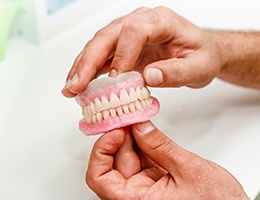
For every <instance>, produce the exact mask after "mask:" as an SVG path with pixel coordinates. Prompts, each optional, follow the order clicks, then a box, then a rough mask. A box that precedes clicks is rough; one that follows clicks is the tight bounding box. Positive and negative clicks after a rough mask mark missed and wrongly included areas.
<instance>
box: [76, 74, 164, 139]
mask: <svg viewBox="0 0 260 200" xmlns="http://www.w3.org/2000/svg"><path fill="white" fill-rule="evenodd" d="M77 101H78V103H79V104H80V106H81V107H82V114H83V119H82V120H81V121H80V122H79V128H80V130H81V131H82V132H83V133H84V134H86V135H95V134H99V133H104V132H107V131H109V130H112V129H115V128H120V127H124V126H127V125H130V124H134V123H138V122H142V121H146V120H148V119H150V118H151V117H153V116H154V115H156V114H157V113H158V111H159V107H160V106H159V102H158V100H157V99H155V98H154V97H151V96H150V92H149V90H148V89H147V88H146V86H145V83H144V80H143V78H142V76H141V74H139V73H138V72H126V73H123V74H120V75H119V76H117V77H115V78H113V77H105V78H101V79H95V80H93V81H92V82H90V83H89V85H88V87H87V89H86V91H85V92H84V93H82V94H80V95H78V96H77Z"/></svg>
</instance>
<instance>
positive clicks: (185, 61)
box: [143, 53, 216, 88]
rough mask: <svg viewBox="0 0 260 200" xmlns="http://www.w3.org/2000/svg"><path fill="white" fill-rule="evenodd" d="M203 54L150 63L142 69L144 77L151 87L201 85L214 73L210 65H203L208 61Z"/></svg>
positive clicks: (209, 80)
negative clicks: (201, 55)
mask: <svg viewBox="0 0 260 200" xmlns="http://www.w3.org/2000/svg"><path fill="white" fill-rule="evenodd" d="M194 54H196V53H194ZM204 55H205V56H204V57H203V58H201V57H199V56H197V55H192V56H190V57H189V56H188V57H186V58H172V59H168V60H162V61H158V62H154V63H151V64H149V65H148V66H146V68H145V69H144V72H143V74H144V79H145V81H146V83H147V84H148V85H149V86H151V87H181V86H189V87H193V88H198V87H203V86H205V85H207V84H208V83H210V82H211V81H212V79H213V78H214V77H215V75H216V74H215V73H216V72H215V71H214V68H212V66H205V65H206V64H205V63H210V61H208V60H207V54H204Z"/></svg>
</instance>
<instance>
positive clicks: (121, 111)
mask: <svg viewBox="0 0 260 200" xmlns="http://www.w3.org/2000/svg"><path fill="white" fill-rule="evenodd" d="M116 112H117V114H118V115H119V116H121V115H123V110H122V107H121V106H119V107H117V108H116Z"/></svg>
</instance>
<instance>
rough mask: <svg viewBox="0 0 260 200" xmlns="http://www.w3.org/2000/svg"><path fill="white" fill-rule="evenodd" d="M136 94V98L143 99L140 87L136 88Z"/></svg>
mask: <svg viewBox="0 0 260 200" xmlns="http://www.w3.org/2000/svg"><path fill="white" fill-rule="evenodd" d="M136 95H137V98H138V99H143V95H142V90H141V88H140V87H137V88H136Z"/></svg>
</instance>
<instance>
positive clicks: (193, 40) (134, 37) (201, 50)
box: [62, 7, 221, 97]
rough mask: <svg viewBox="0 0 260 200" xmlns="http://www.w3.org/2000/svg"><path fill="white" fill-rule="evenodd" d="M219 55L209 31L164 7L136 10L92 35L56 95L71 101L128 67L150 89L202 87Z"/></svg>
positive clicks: (216, 68)
mask: <svg viewBox="0 0 260 200" xmlns="http://www.w3.org/2000/svg"><path fill="white" fill-rule="evenodd" d="M220 57H221V56H220V55H219V50H218V45H217V43H216V42H215V41H214V37H212V34H211V32H210V31H205V30H202V29H200V28H198V27H197V26H195V25H193V24H192V23H191V22H189V21H188V20H186V19H184V18H183V17H181V16H179V15H177V14H176V13H175V12H173V11H172V10H170V9H168V8H165V7H157V8H154V9H149V8H140V9H137V10H135V11H134V12H132V13H130V14H129V15H126V16H125V17H122V18H119V19H117V20H115V21H114V22H112V23H111V24H109V25H107V26H106V27H104V28H102V29H101V30H99V31H98V32H97V33H96V34H95V36H94V37H93V39H92V40H90V41H89V42H88V43H87V44H86V46H85V48H84V49H83V50H82V52H81V53H80V54H79V55H78V57H77V58H76V60H75V62H74V64H73V66H72V68H71V70H70V72H69V74H68V77H67V83H66V86H65V88H64V89H63V91H62V92H63V94H64V95H65V96H66V97H74V96H76V95H77V94H78V93H81V92H83V91H84V90H85V89H86V87H87V85H88V83H89V82H90V81H91V80H92V79H93V78H95V77H96V76H98V75H100V74H103V73H106V72H109V71H110V75H111V76H116V75H117V74H118V73H122V72H125V71H130V70H133V69H135V70H137V71H140V72H143V76H144V79H145V81H146V83H147V84H148V85H150V86H153V87H180V86H189V87H194V88H197V87H202V86H205V85H207V84H208V83H210V82H211V80H212V79H213V78H214V77H215V76H216V74H217V73H218V71H219V70H220V66H221V59H220Z"/></svg>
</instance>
